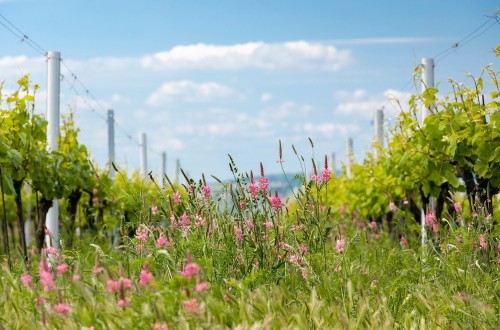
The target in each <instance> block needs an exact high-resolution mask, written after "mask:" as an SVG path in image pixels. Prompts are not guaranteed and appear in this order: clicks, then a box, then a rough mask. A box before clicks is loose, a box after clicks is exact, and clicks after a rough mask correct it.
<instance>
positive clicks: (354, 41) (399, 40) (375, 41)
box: [331, 37, 438, 45]
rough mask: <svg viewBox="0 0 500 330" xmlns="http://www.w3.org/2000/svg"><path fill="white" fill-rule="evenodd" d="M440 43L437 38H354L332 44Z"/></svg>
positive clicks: (335, 41)
mask: <svg viewBox="0 0 500 330" xmlns="http://www.w3.org/2000/svg"><path fill="white" fill-rule="evenodd" d="M435 41H438V40H437V39H436V38H426V37H381V38H354V39H337V40H332V41H331V43H333V44H335V45H382V44H415V43H426V42H435Z"/></svg>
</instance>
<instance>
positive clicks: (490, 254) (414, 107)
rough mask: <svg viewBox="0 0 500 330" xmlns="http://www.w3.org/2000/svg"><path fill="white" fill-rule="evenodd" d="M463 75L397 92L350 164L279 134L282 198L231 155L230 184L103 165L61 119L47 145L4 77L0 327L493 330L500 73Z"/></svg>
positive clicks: (39, 123)
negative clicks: (361, 155)
mask: <svg viewBox="0 0 500 330" xmlns="http://www.w3.org/2000/svg"><path fill="white" fill-rule="evenodd" d="M496 51H497V55H499V52H500V46H499V47H497V49H496ZM421 73H422V72H421V68H420V67H417V68H415V72H414V80H415V82H416V83H418V82H420V81H421ZM465 78H466V83H465V84H464V83H457V82H454V81H449V82H448V83H447V84H448V86H447V87H449V89H450V90H451V92H450V93H448V94H441V93H440V92H439V91H438V89H437V88H427V89H425V91H424V92H423V93H418V92H416V93H415V95H413V97H412V98H411V99H410V102H409V104H408V105H400V106H401V112H400V114H399V116H398V119H397V122H396V124H395V125H394V127H392V129H391V132H390V134H389V144H388V146H387V147H385V148H382V146H381V145H379V146H378V147H379V150H378V152H377V156H376V157H375V155H374V154H371V153H368V154H367V155H366V157H365V159H364V161H363V162H362V163H360V164H354V165H353V167H352V169H351V175H350V176H348V175H346V174H345V173H344V174H341V175H336V173H333V172H331V167H330V166H329V164H328V161H327V159H326V157H325V158H324V159H323V158H322V157H321V158H320V159H315V158H314V156H313V157H310V158H307V157H304V156H303V155H300V154H298V152H297V151H296V149H295V147H294V146H293V145H292V146H284V145H282V143H281V141H276V145H277V146H276V155H277V159H278V162H279V163H280V164H281V166H282V168H283V176H284V177H285V179H286V180H287V181H288V182H290V189H289V194H288V195H287V196H285V195H283V194H279V193H278V192H276V191H273V190H271V189H270V188H269V179H268V176H266V169H265V168H264V167H263V166H262V164H261V165H260V167H257V168H255V169H252V170H248V171H241V169H239V168H238V165H237V162H236V161H235V160H233V159H232V158H231V157H229V168H230V174H231V175H232V176H233V180H230V181H227V182H226V181H222V180H220V179H218V178H217V177H212V176H209V175H207V176H206V177H205V175H203V176H202V177H201V178H191V177H189V176H188V175H187V174H186V173H184V172H182V174H183V175H182V177H181V179H182V180H180V182H179V183H177V182H176V181H175V180H171V179H170V178H169V177H167V176H165V177H164V178H163V180H161V182H158V181H159V180H157V179H155V178H154V177H153V176H152V175H151V174H150V175H148V176H146V177H143V176H141V175H140V174H138V173H132V174H131V173H129V172H128V171H126V170H124V169H122V168H121V167H120V166H119V165H118V164H109V166H107V167H106V168H100V167H99V166H98V165H97V164H96V163H94V162H93V161H92V159H91V156H90V155H89V152H88V151H87V148H86V147H85V146H84V145H82V144H80V143H79V141H78V133H79V130H78V128H77V125H76V123H75V122H74V120H73V116H72V115H71V114H69V115H67V116H65V117H63V119H62V125H61V136H60V139H59V148H58V150H57V151H48V142H47V137H46V128H47V121H46V120H45V119H44V118H43V116H40V115H38V114H36V113H35V109H34V104H35V103H34V101H35V98H36V97H37V94H36V93H37V89H38V87H37V86H36V85H33V83H32V82H31V81H30V77H29V76H24V77H22V78H20V79H19V81H18V90H16V91H14V92H12V93H6V92H5V91H3V90H2V89H0V92H1V93H0V105H1V121H0V132H1V134H0V171H1V172H0V178H1V183H0V186H1V188H2V191H1V194H2V200H1V210H2V214H1V222H2V226H1V240H2V244H1V250H0V251H1V263H2V268H1V270H0V295H1V298H0V328H2V329H25V328H26V329H32V328H48V329H177V328H181V329H188V328H213V327H214V328H221V329H223V328H237V329H244V328H251V329H261V328H263V329H306V328H314V329H325V328H353V329H356V328H368V329H374V328H387V329H394V328H405V329H406V328H409V329H415V328H453V329H454V328H474V329H482V328H484V329H493V328H498V327H500V207H499V205H500V204H499V202H498V201H499V199H498V193H499V192H500V129H499V127H500V111H499V109H500V81H499V78H500V71H495V68H493V67H491V66H488V67H486V68H484V69H483V70H482V71H481V72H480V73H479V75H477V76H473V75H469V76H468V77H465ZM485 86H486V87H487V88H486V87H485ZM0 88H1V87H0ZM484 90H488V91H489V95H486V96H485V95H484V94H483V91H484ZM407 106H408V107H409V110H407V111H406V110H405V111H403V109H406V107H407ZM422 107H426V108H428V109H429V111H430V112H431V114H430V115H429V116H428V117H427V118H426V119H425V121H424V122H421V121H419V120H418V118H417V117H418V113H419V112H420V111H421V109H422ZM310 146H311V151H312V154H313V155H314V141H312V140H310ZM285 160H286V162H293V161H297V162H299V163H300V165H301V168H302V173H301V174H299V175H297V176H295V177H288V176H287V175H286V166H285V164H286V162H284V161H285ZM258 163H259V161H258V160H256V164H258ZM112 172H113V174H112ZM207 179H209V180H207ZM214 181H217V185H216V186H217V189H215V188H214V187H215V185H214V186H212V187H211V184H210V182H214ZM292 181H294V182H295V181H299V182H300V183H301V186H300V189H292V184H291V183H292ZM54 199H57V200H59V202H60V215H59V221H60V242H58V243H59V244H57V246H59V249H55V248H54V247H53V246H54V244H53V243H54V242H52V241H51V233H50V231H49V230H48V229H47V227H46V218H47V212H49V209H50V207H51V206H52V203H53V200H54ZM27 214H28V216H27ZM422 220H423V221H422ZM422 224H423V226H422ZM29 232H34V240H33V241H31V240H27V239H26V238H27V237H30V235H29V234H28V233H29Z"/></svg>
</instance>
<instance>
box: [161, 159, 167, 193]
mask: <svg viewBox="0 0 500 330" xmlns="http://www.w3.org/2000/svg"><path fill="white" fill-rule="evenodd" d="M165 174H167V153H166V152H165V151H164V152H162V153H161V173H160V182H162V186H163V187H166V183H165V181H166V180H165Z"/></svg>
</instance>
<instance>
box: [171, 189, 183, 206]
mask: <svg viewBox="0 0 500 330" xmlns="http://www.w3.org/2000/svg"><path fill="white" fill-rule="evenodd" d="M172 198H173V200H174V204H180V203H181V194H180V193H179V192H178V191H176V192H174V193H173V194H172Z"/></svg>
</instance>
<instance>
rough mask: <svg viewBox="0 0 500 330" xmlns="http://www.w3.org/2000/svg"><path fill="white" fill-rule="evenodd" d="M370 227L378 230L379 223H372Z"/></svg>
mask: <svg viewBox="0 0 500 330" xmlns="http://www.w3.org/2000/svg"><path fill="white" fill-rule="evenodd" d="M370 227H371V228H372V229H373V230H377V227H378V225H377V223H376V222H375V221H372V222H370Z"/></svg>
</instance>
